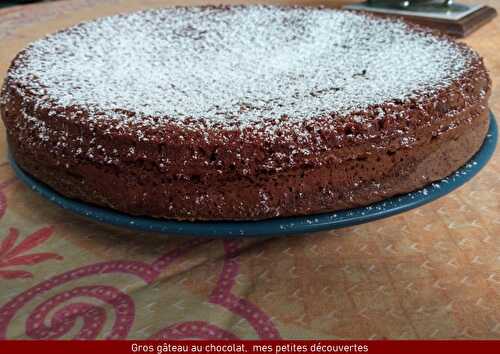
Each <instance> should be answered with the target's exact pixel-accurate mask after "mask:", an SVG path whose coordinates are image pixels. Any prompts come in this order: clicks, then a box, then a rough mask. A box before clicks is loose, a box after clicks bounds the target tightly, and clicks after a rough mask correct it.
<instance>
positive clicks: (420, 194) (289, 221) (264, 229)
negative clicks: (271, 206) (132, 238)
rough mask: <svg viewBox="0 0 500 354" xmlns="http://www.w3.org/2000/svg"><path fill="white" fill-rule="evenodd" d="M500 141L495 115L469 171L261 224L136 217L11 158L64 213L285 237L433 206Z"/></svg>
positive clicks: (202, 232)
mask: <svg viewBox="0 0 500 354" xmlns="http://www.w3.org/2000/svg"><path fill="white" fill-rule="evenodd" d="M497 140H498V129H497V123H496V121H495V117H494V115H493V113H491V112H490V127H489V131H488V134H487V137H486V139H485V141H484V143H483V145H482V147H481V149H480V150H479V151H478V152H477V153H476V154H475V155H474V157H473V158H472V159H471V160H470V161H469V162H468V163H467V164H465V165H464V166H463V167H461V168H460V169H459V170H457V171H456V172H455V173H453V174H452V175H450V176H448V177H447V178H445V179H443V180H441V181H439V182H436V183H431V184H430V185H428V186H426V187H425V188H423V189H420V190H418V191H415V192H412V193H408V194H404V195H400V196H396V197H393V198H389V199H385V200H383V201H381V202H378V203H374V204H372V205H369V206H367V207H362V208H354V209H347V210H341V211H337V212H334V213H325V214H316V215H308V216H297V217H289V218H275V219H268V220H261V221H217V222H189V221H175V220H164V219H155V218H151V217H140V216H132V215H128V214H124V213H120V212H117V211H114V210H111V209H107V208H102V207H98V206H95V205H92V204H88V203H84V202H81V201H78V200H73V199H69V198H66V197H64V196H62V195H61V194H59V193H57V192H55V191H54V190H53V189H51V188H50V187H48V186H47V185H45V184H44V183H42V182H40V181H38V180H36V179H35V178H33V177H32V176H30V175H29V174H27V173H26V172H24V171H23V170H22V169H21V168H20V167H19V166H18V165H17V164H16V162H15V161H14V159H13V158H10V162H11V164H12V167H13V169H14V171H15V173H16V175H17V177H18V178H19V179H20V180H21V181H23V182H24V183H25V184H26V185H28V186H29V187H30V188H31V189H33V190H34V191H35V192H37V193H39V194H41V195H42V196H43V197H45V198H46V199H48V200H50V201H51V202H53V203H55V204H57V205H59V206H60V207H62V208H63V209H66V210H69V211H71V212H73V213H76V214H80V215H83V216H84V217H86V218H88V219H91V220H95V221H98V222H102V223H106V224H112V225H116V226H121V227H125V228H128V229H134V230H140V231H150V232H157V233H161V234H165V235H184V236H199V237H210V238H212V237H255V236H279V235H282V236H284V235H291V234H300V233H308V232H315V231H322V230H331V229H337V228H341V227H347V226H353V225H357V224H362V223H365V222H368V221H372V220H377V219H382V218H386V217H388V216H391V215H395V214H398V213H402V212H404V211H407V210H410V209H413V208H416V207H419V206H421V205H423V204H426V203H429V202H432V201H433V200H436V199H438V198H440V197H442V196H444V195H446V194H448V193H450V192H451V191H453V190H454V189H456V188H458V187H460V186H462V185H463V184H464V183H466V182H467V181H468V180H470V179H471V178H472V177H473V176H474V175H476V174H477V173H478V172H479V171H480V170H481V169H482V168H483V167H484V166H485V165H486V163H487V162H488V160H489V159H490V158H491V156H492V155H493V153H494V151H495V146H496V144H497Z"/></svg>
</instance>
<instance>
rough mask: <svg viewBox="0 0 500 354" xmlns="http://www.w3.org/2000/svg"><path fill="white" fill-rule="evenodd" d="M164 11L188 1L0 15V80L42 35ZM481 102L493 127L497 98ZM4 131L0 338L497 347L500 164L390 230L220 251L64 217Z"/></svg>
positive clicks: (238, 244)
mask: <svg viewBox="0 0 500 354" xmlns="http://www.w3.org/2000/svg"><path fill="white" fill-rule="evenodd" d="M481 2H483V3H486V2H488V1H484V0H483V1H481ZM174 3H176V4H180V3H188V2H174V1H151V0H146V1H120V0H112V1H98V0H77V1H58V2H49V3H41V4H38V5H28V6H24V7H13V8H6V9H2V10H0V74H1V75H0V76H1V77H3V76H4V73H5V70H6V69H7V67H8V64H9V62H10V60H11V59H12V58H13V56H14V55H15V54H16V53H17V52H18V51H19V50H20V49H21V48H22V47H23V46H25V45H26V44H27V43H28V42H30V41H32V40H34V39H36V38H39V37H41V36H42V35H45V34H47V33H50V32H54V31H56V30H58V29H61V28H64V27H66V26H68V25H72V24H74V23H77V22H79V21H81V20H84V19H90V18H95V17H99V16H103V15H108V14H114V13H117V12H125V11H130V10H135V9H141V8H148V7H157V6H165V5H170V4H174ZM189 3H195V2H194V1H191V2H189ZM281 3H289V2H286V1H281ZM305 3H308V4H313V3H314V4H318V3H320V2H318V1H308V2H305ZM332 3H333V4H336V2H335V1H333V2H330V4H332ZM489 3H490V4H495V3H496V1H494V0H491V1H489ZM327 4H328V3H327ZM499 31H500V20H498V19H497V20H495V21H494V22H493V23H490V24H489V25H487V26H486V27H484V28H482V29H481V30H480V31H479V32H477V33H475V34H474V35H472V36H471V37H469V38H468V39H467V40H466V42H468V43H469V44H470V45H472V46H473V47H474V48H476V49H477V50H478V51H479V52H480V53H481V54H482V55H483V56H484V57H485V58H486V61H487V65H488V67H489V68H490V70H491V74H492V77H493V80H494V83H499V82H500V32H499ZM491 102H492V103H491V107H492V110H493V111H494V112H496V113H497V115H500V92H499V90H498V88H497V86H495V88H494V93H493V97H492V99H491ZM1 131H2V132H1V139H0V218H1V219H0V338H133V339H142V338H236V337H239V338H280V337H281V338H497V339H499V338H500V186H499V183H500V151H498V152H497V153H496V154H495V156H494V158H493V160H492V161H491V163H490V164H489V165H488V167H487V168H486V169H484V170H483V171H482V172H481V173H480V174H479V175H478V176H477V177H475V178H474V179H473V181H472V182H470V183H468V184H467V185H466V186H464V187H462V188H461V189H459V190H458V191H456V192H454V193H452V194H450V195H448V196H447V197H445V198H442V199H440V200H438V201H436V202H434V203H431V204H430V205H427V206H424V207H421V208H418V209H416V210H413V211H410V212H407V213H405V214H402V215H399V216H395V217H391V218H388V219H385V220H380V221H377V222H372V223H369V224H365V225H361V226H357V227H351V228H345V229H341V230H336V231H331V232H321V233H317V234H311V235H307V236H304V237H288V238H278V239H266V240H262V239H259V240H240V241H221V240H207V239H194V238H179V237H168V236H165V235H164V236H160V235H152V234H142V233H138V232H132V231H127V230H123V229H118V228H112V227H108V226H104V225H99V224H96V223H93V222H90V221H87V220H85V219H82V218H80V217H76V216H73V215H71V214H69V213H67V212H65V211H63V210H62V209H60V208H58V207H56V206H53V205H52V204H50V203H49V202H47V201H46V200H44V199H42V198H41V197H40V196H38V195H37V194H35V193H33V192H31V191H30V190H29V189H28V188H26V187H25V186H24V185H23V184H22V183H21V182H20V181H18V180H17V179H16V178H15V176H14V174H13V171H12V169H11V168H10V166H9V164H8V162H7V157H6V155H7V147H6V143H5V133H4V129H3V127H2V129H1Z"/></svg>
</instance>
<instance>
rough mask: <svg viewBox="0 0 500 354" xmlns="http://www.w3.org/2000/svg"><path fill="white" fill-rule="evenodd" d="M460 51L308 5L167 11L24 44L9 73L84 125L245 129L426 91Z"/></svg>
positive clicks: (439, 84)
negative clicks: (81, 117)
mask: <svg viewBox="0 0 500 354" xmlns="http://www.w3.org/2000/svg"><path fill="white" fill-rule="evenodd" d="M473 55H474V54H473V53H472V52H471V51H468V50H464V49H463V47H462V46H460V45H458V44H456V43H454V42H452V41H449V40H447V39H443V38H438V37H435V36H432V35H430V34H429V33H427V32H424V31H420V30H414V29H413V28H412V27H411V26H409V25H408V24H405V23H403V22H399V21H392V20H383V19H377V18H374V17H370V16H365V15H361V14H355V13H350V12H343V11H335V10H326V9H318V8H289V7H273V6H234V7H192V8H189V7H174V8H165V9H160V10H150V11H143V12H137V13H132V14H127V15H117V16H112V17H106V18H102V19H98V20H96V21H92V22H86V23H82V24H80V25H77V26H75V27H72V28H70V29H68V30H64V31H61V32H58V33H56V34H53V35H50V36H48V37H46V38H44V39H41V40H39V41H37V42H35V43H33V44H31V45H30V46H29V47H28V48H27V49H26V50H25V51H24V52H23V53H22V54H21V55H20V56H19V57H18V58H17V60H16V62H15V65H14V66H13V67H12V68H11V70H10V71H9V78H10V79H13V80H15V81H17V82H18V83H21V84H22V85H23V86H24V87H27V88H29V89H30V90H31V92H32V93H33V94H35V95H36V96H37V97H38V101H39V102H38V104H40V105H42V106H43V105H47V107H58V106H60V107H74V109H76V110H77V111H78V110H79V109H81V110H84V111H86V112H89V114H88V117H87V118H88V119H89V120H96V121H97V120H99V119H106V120H107V121H112V122H115V123H116V124H119V125H120V124H135V125H142V126H149V127H154V126H161V124H163V123H164V122H165V121H169V122H174V123H182V124H187V123H186V122H202V124H203V125H205V126H206V125H208V126H210V125H222V126H227V127H233V126H237V127H244V126H249V125H258V124H261V123H262V122H264V121H265V120H266V119H286V120H287V121H290V122H296V121H303V120H305V119H314V117H319V116H323V115H346V114H349V113H352V112H355V111H359V110H363V109H366V108H367V107H370V106H373V105H378V104H382V103H386V102H391V101H404V100H407V99H412V98H415V97H418V95H419V94H421V93H422V92H424V93H429V92H432V91H437V90H439V89H440V88H444V87H446V86H447V85H449V84H450V83H451V82H453V80H455V79H457V78H458V77H459V75H460V74H461V73H463V72H464V70H465V69H466V68H467V65H468V63H469V62H470V61H471V57H472V56H473Z"/></svg>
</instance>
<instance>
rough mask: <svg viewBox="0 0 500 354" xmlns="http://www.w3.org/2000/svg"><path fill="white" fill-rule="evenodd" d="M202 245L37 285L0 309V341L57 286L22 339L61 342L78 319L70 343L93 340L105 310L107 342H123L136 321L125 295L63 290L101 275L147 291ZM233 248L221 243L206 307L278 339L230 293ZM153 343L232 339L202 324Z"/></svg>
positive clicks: (108, 289) (266, 321)
mask: <svg viewBox="0 0 500 354" xmlns="http://www.w3.org/2000/svg"><path fill="white" fill-rule="evenodd" d="M45 233H46V231H45ZM41 234H44V232H38V233H36V234H35V235H36V237H34V236H33V235H32V236H30V237H31V239H30V242H31V244H37V242H39V241H40V240H41V239H43V237H42V236H40V235H41ZM45 237H46V236H45ZM207 242H210V240H206V239H194V240H191V241H188V242H185V243H184V244H182V245H181V246H179V247H178V248H176V249H174V250H173V251H170V252H167V253H165V254H163V255H161V256H160V257H159V258H157V259H156V260H154V261H153V262H152V263H146V262H140V261H128V260H117V261H110V262H100V263H95V264H91V265H88V266H83V267H79V268H76V269H73V270H70V271H67V272H64V273H62V274H59V275H56V276H53V277H51V278H50V279H48V280H45V281H42V282H41V283H39V284H38V285H35V286H34V287H32V288H30V289H28V290H26V291H24V292H23V293H21V294H19V295H17V296H15V297H14V298H13V299H11V300H10V301H9V302H7V303H6V304H5V305H4V306H2V307H0V339H5V338H6V337H7V329H8V325H9V323H10V322H11V321H12V320H13V318H14V317H15V315H16V313H17V312H18V311H20V310H21V309H22V308H23V307H24V306H25V305H27V304H28V303H29V302H30V301H32V300H33V299H34V298H36V297H40V296H42V297H44V296H48V295H47V293H48V292H52V291H54V290H55V289H58V288H60V287H62V286H66V290H63V291H60V292H58V293H57V294H56V295H52V296H48V297H47V298H46V299H45V300H44V301H43V302H42V303H41V304H39V305H38V306H37V307H36V308H35V309H34V310H33V311H32V312H31V313H30V314H29V316H28V318H27V320H26V335H27V336H29V337H31V338H34V339H55V338H61V337H62V336H64V335H65V334H67V333H68V332H69V331H70V330H71V329H72V328H73V327H74V325H75V322H76V320H77V318H81V319H82V320H83V326H81V328H80V329H79V331H78V333H77V334H76V335H75V337H74V338H75V339H95V338H97V337H98V336H99V334H100V332H101V330H102V328H103V326H104V324H105V321H106V319H107V316H106V310H105V305H106V304H107V305H110V306H111V307H112V308H113V309H114V312H115V316H114V323H113V325H112V329H111V331H110V333H109V334H108V335H107V336H106V338H107V339H119V338H127V335H128V333H129V331H130V329H131V327H132V326H133V322H134V319H135V304H134V301H133V299H132V298H131V297H130V296H129V295H127V294H125V293H124V292H122V291H121V290H119V289H117V288H115V287H113V286H107V285H91V286H75V287H73V288H72V289H70V290H67V285H71V284H73V283H76V284H78V281H80V280H81V279H83V278H86V277H89V276H95V275H102V274H106V273H124V274H128V275H130V276H133V277H137V278H139V279H142V280H143V281H144V282H145V283H146V285H147V284H152V283H153V282H154V281H155V280H156V279H158V277H159V275H160V273H161V272H162V271H164V270H165V269H166V268H168V267H169V266H170V265H171V264H173V263H174V262H175V261H177V260H178V259H179V258H181V257H184V256H185V255H186V254H187V253H188V252H190V251H191V250H193V249H194V248H196V247H198V246H200V245H202V244H204V243H207ZM11 243H12V241H10V238H9V239H8V242H7V243H6V244H7V245H10V244H11ZM238 244H239V243H238V242H235V241H227V242H225V243H224V250H225V257H224V266H223V269H222V273H221V274H220V276H219V280H218V282H217V285H216V287H215V289H214V290H213V292H212V294H211V296H210V299H209V301H210V302H212V303H214V304H217V305H220V306H222V307H224V308H226V309H228V310H229V311H231V312H233V313H234V314H235V315H237V316H240V317H241V318H243V319H245V320H246V321H248V323H249V324H250V325H251V326H252V327H253V328H254V330H255V332H256V333H257V335H258V336H259V337H260V338H268V339H277V338H279V337H280V335H279V332H278V331H277V329H276V327H275V326H274V324H273V323H272V321H271V319H270V318H269V317H268V316H267V315H266V314H265V313H264V312H262V311H261V310H259V309H258V308H257V307H256V306H255V305H253V304H252V303H250V302H248V301H247V300H244V299H242V298H240V297H238V296H236V295H234V294H233V293H232V288H233V286H234V282H235V278H236V276H237V275H238V272H239V267H238V261H237V252H238ZM21 245H22V244H21ZM18 247H19V246H18ZM24 248H26V246H23V247H20V249H24ZM83 298H93V299H95V300H98V301H99V302H101V303H103V305H101V306H100V305H96V304H95V303H94V302H82V300H81V299H83ZM76 299H79V301H78V302H74V300H76ZM54 311H55V312H54ZM50 314H52V316H51V317H49V316H50ZM47 323H48V325H47ZM154 337H156V338H175V339H180V338H205V339H208V338H214V339H215V338H219V339H229V338H236V336H235V335H234V334H233V333H231V332H229V331H227V330H223V329H221V328H219V327H217V326H215V325H214V324H211V323H208V322H204V321H194V322H193V321H190V322H180V323H175V324H169V325H168V326H167V327H166V328H165V329H163V330H161V331H160V332H158V333H157V334H156V335H155V336H154Z"/></svg>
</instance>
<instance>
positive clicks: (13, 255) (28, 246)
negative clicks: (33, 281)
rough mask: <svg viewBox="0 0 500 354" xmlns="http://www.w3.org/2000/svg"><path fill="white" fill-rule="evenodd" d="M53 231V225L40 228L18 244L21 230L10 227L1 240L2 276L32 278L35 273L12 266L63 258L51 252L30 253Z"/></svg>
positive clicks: (0, 271) (29, 264)
mask: <svg viewBox="0 0 500 354" xmlns="http://www.w3.org/2000/svg"><path fill="white" fill-rule="evenodd" d="M0 202H1V200H0ZM53 231H54V230H53V228H52V227H45V228H42V229H39V230H37V231H35V232H34V233H32V234H31V235H29V236H28V237H26V238H25V239H24V240H23V241H21V242H19V243H18V244H17V245H16V242H17V239H18V238H19V231H18V230H17V229H14V228H11V229H9V233H8V234H7V236H6V237H5V238H4V239H3V240H2V241H1V242H0V278H4V279H15V278H31V277H33V273H31V272H29V271H26V270H20V269H12V267H16V266H31V265H34V264H38V263H42V262H45V261H48V260H50V259H57V260H61V259H63V257H62V256H60V255H58V254H55V253H50V252H41V253H28V252H29V251H31V250H32V249H33V248H35V247H37V246H39V245H40V244H42V243H44V242H45V241H47V240H48V239H49V238H50V236H51V235H52V233H53Z"/></svg>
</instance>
